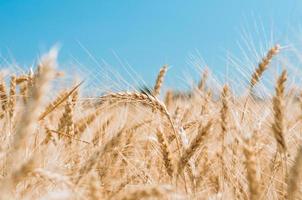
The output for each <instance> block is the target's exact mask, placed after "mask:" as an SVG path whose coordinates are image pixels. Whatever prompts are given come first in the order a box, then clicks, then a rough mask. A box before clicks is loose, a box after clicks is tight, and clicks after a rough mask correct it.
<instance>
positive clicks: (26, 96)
mask: <svg viewBox="0 0 302 200" xmlns="http://www.w3.org/2000/svg"><path fill="white" fill-rule="evenodd" d="M282 49H283V48H282V46H280V45H275V46H272V47H271V48H270V49H267V52H266V53H265V54H264V55H263V58H262V59H261V60H259V61H257V62H258V65H256V66H254V72H253V73H251V74H249V75H248V76H249V80H250V81H249V84H248V87H247V88H246V89H245V92H244V93H242V94H237V92H236V91H233V90H232V87H230V85H228V83H225V84H222V85H221V86H220V89H219V90H218V91H217V90H216V91H213V89H212V88H211V87H210V86H209V85H208V79H209V78H210V75H209V73H208V72H207V71H204V72H203V73H202V74H201V77H200V81H199V83H198V84H196V85H195V86H194V87H193V88H192V89H191V90H190V91H189V92H176V91H174V90H166V91H165V90H163V89H162V88H163V85H164V84H165V75H168V73H169V72H168V71H167V66H166V65H164V66H163V67H162V68H161V69H160V71H159V73H158V75H157V79H156V80H154V86H153V88H151V89H150V90H148V91H147V90H133V91H120V92H113V91H112V92H110V91H108V92H106V93H103V94H101V95H100V96H87V95H85V92H84V91H83V87H82V86H83V84H85V81H78V82H76V81H74V83H73V84H70V87H60V88H59V89H57V88H58V87H57V86H58V85H60V81H62V79H64V77H63V76H64V75H63V73H64V72H63V73H62V71H61V70H60V67H59V64H58V63H57V58H56V57H57V52H56V50H50V51H49V53H46V54H45V55H44V56H42V57H41V59H39V62H38V64H37V66H36V67H35V68H34V70H28V72H26V73H20V72H15V73H9V74H6V75H2V76H1V82H0V141H1V142H0V175H1V182H0V199H3V200H10V199H28V200H30V199H41V200H42V199H43V200H44V199H45V200H46V199H47V200H48V199H53V200H58V199H62V200H63V199H70V200H73V199H87V200H96V199H112V200H115V199H122V200H128V199H129V200H132V199H171V200H172V199H173V200H174V199H176V200H177V199H179V200H182V199H184V200H185V199H196V200H197V199H198V200H199V199H213V200H214V199H251V200H258V199H301V195H302V194H301V182H302V149H301V142H302V137H301V130H302V123H301V122H302V96H301V94H300V93H301V91H300V90H299V88H298V89H297V88H292V87H291V86H290V85H289V84H287V83H288V80H289V79H290V78H291V77H290V76H288V72H287V68H286V66H285V67H284V68H283V71H281V72H280V73H279V74H277V75H276V79H274V80H272V81H273V82H274V85H275V86H274V89H273V90H272V92H271V94H270V95H268V96H267V97H266V98H258V97H257V95H255V93H254V91H255V87H256V86H257V85H258V84H259V83H260V82H261V81H262V77H263V75H264V74H265V73H267V71H266V70H267V69H268V68H273V67H275V66H274V65H273V63H274V62H272V61H273V60H274V59H276V58H277V57H278V56H279V54H281V53H282ZM54 85H56V87H54ZM164 91H165V92H164ZM214 94H219V95H214Z"/></svg>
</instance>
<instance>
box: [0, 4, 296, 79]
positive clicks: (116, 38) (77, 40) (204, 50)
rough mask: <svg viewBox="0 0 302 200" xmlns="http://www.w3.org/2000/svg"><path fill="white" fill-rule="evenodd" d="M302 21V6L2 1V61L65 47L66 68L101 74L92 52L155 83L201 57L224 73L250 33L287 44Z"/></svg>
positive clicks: (178, 73)
mask: <svg viewBox="0 0 302 200" xmlns="http://www.w3.org/2000/svg"><path fill="white" fill-rule="evenodd" d="M301 17H302V1H301V0H208V1H205V0H192V1H180V0H173V1H172V0H167V1H163V0H153V1H147V0H144V1H139V0H136V1H134V0H120V1H117V0H108V1H105V0H98V1H97V0H87V1H77V0H49V1H46V0H0V27H1V28H0V53H1V55H2V56H3V57H5V58H8V59H9V60H10V59H11V57H13V58H14V59H15V60H16V61H17V62H18V63H20V64H30V63H31V62H32V61H33V60H34V59H35V58H36V56H37V54H38V53H41V52H43V51H46V50H47V49H48V48H49V47H51V46H52V45H53V44H55V43H60V44H61V46H62V48H61V51H60V57H59V60H60V62H62V63H64V62H67V61H68V60H72V59H73V58H76V59H78V60H79V61H81V63H83V64H84V65H86V66H90V67H95V66H94V64H93V62H92V61H91V58H89V56H88V54H87V52H86V51H85V50H84V49H85V48H87V49H88V50H89V51H90V53H91V54H92V55H93V56H94V57H95V58H96V59H97V60H98V61H100V60H101V59H104V60H106V61H107V62H108V63H110V64H112V65H114V66H115V69H116V70H117V71H120V72H121V73H122V74H123V69H122V67H121V66H120V64H119V62H118V59H117V57H116V56H115V53H116V54H117V55H118V56H119V57H120V58H121V59H122V60H124V61H127V62H128V63H129V64H130V65H131V66H132V67H133V69H134V70H135V71H136V72H137V73H138V74H140V75H141V76H142V77H143V78H144V79H145V80H146V81H147V82H148V83H150V82H152V80H153V79H154V77H155V76H156V73H157V71H158V69H159V68H160V66H161V65H162V64H164V63H168V64H170V65H172V66H173V67H172V68H171V69H170V71H169V73H170V75H169V76H173V77H174V78H175V77H176V79H177V78H178V77H181V76H182V73H183V71H186V69H187V68H188V66H189V64H188V57H189V55H190V54H191V53H193V54H194V53H196V50H197V51H199V53H200V55H201V56H202V57H203V58H204V59H205V61H206V62H207V63H208V64H209V66H210V67H211V68H212V70H213V71H218V72H220V71H221V69H223V68H224V65H225V60H224V57H225V55H226V51H230V52H232V53H235V54H236V52H238V51H239V49H238V45H237V42H238V41H239V42H240V36H242V32H241V31H242V29H243V28H244V27H246V26H250V24H252V23H254V22H255V21H256V22H257V23H258V22H260V24H261V23H262V24H263V26H264V27H265V28H268V29H270V28H271V27H273V29H274V31H275V30H276V32H278V33H279V36H278V37H280V38H278V37H277V38H275V39H277V40H283V39H284V37H286V35H287V34H288V33H289V32H291V31H292V30H293V29H295V28H296V27H298V26H300V22H301V19H302V18H301ZM251 30H253V28H251ZM269 31H270V30H269ZM257 40H258V38H255V41H256V42H257ZM259 41H260V38H259ZM84 47H85V48H84ZM0 63H2V64H3V61H1V60H0ZM171 80H172V79H171V77H170V83H171ZM173 80H175V79H173Z"/></svg>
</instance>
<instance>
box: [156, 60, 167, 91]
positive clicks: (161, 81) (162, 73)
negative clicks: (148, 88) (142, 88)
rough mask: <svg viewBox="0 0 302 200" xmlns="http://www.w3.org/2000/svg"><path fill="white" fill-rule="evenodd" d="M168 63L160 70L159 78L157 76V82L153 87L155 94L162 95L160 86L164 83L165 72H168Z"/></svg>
mask: <svg viewBox="0 0 302 200" xmlns="http://www.w3.org/2000/svg"><path fill="white" fill-rule="evenodd" d="M167 69H168V67H167V65H164V66H163V67H162V68H161V69H160V70H159V73H158V75H157V78H156V82H155V85H154V88H153V92H152V94H153V96H155V97H157V96H159V95H160V88H161V86H162V84H163V81H164V77H165V74H166V72H167Z"/></svg>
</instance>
